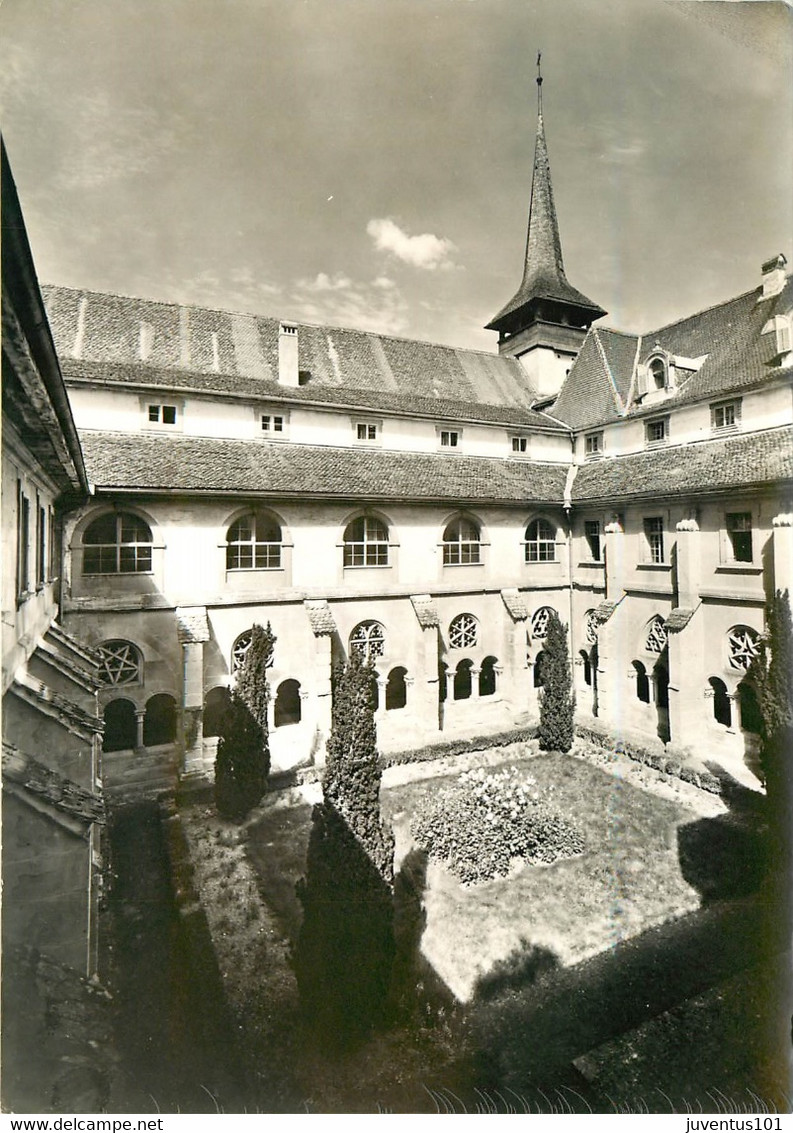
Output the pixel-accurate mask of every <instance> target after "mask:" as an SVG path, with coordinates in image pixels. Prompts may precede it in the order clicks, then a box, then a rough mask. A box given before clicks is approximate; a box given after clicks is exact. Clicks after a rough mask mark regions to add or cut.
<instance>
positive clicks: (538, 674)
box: [534, 650, 545, 688]
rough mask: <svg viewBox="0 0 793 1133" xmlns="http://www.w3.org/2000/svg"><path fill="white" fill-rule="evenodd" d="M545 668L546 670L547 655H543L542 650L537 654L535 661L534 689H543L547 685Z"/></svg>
mask: <svg viewBox="0 0 793 1133" xmlns="http://www.w3.org/2000/svg"><path fill="white" fill-rule="evenodd" d="M544 668H545V654H544V653H543V651H542V650H540V652H539V653H538V654H537V656H536V657H535V659H534V687H535V688H542V687H543V685H544V684H545V674H544V673H543V669H544Z"/></svg>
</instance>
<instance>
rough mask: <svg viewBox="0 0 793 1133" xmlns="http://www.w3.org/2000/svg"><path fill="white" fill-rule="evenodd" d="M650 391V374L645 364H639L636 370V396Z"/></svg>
mask: <svg viewBox="0 0 793 1133" xmlns="http://www.w3.org/2000/svg"><path fill="white" fill-rule="evenodd" d="M649 392H650V374H649V372H648V370H647V367H646V366H639V367H638V369H637V371H636V396H637V397H644V396H645V395H646V394H648V393H649Z"/></svg>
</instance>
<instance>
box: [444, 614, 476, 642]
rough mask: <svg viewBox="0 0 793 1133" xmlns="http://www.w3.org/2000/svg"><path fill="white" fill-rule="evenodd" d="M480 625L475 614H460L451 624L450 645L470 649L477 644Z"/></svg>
mask: <svg viewBox="0 0 793 1133" xmlns="http://www.w3.org/2000/svg"><path fill="white" fill-rule="evenodd" d="M478 636H479V626H478V623H477V620H476V618H475V617H474V616H473V614H458V615H457V617H456V618H453V619H452V622H451V624H450V626H449V645H451V647H452V649H470V648H472V647H473V646H474V645H476V642H477V638H478Z"/></svg>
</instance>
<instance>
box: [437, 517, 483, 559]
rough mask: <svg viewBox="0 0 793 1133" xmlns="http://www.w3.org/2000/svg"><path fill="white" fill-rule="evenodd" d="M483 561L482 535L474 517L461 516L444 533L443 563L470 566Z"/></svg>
mask: <svg viewBox="0 0 793 1133" xmlns="http://www.w3.org/2000/svg"><path fill="white" fill-rule="evenodd" d="M478 562H481V537H480V534H479V528H478V527H477V525H476V524H475V523H474V521H473V520H472V519H466V518H465V517H464V516H460V517H459V518H458V519H453V520H452V522H451V523H450V524H448V525H447V527H446V530H445V531H444V533H443V565H444V566H470V565H471V564H472V563H478Z"/></svg>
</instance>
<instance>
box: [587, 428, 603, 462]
mask: <svg viewBox="0 0 793 1133" xmlns="http://www.w3.org/2000/svg"><path fill="white" fill-rule="evenodd" d="M602 452H603V434H602V433H587V434H586V436H585V437H584V453H585V455H586V456H587V458H590V457H593V456H600V455H601V453H602Z"/></svg>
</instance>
